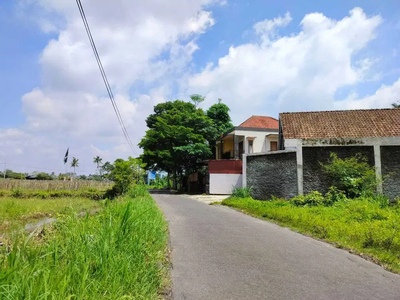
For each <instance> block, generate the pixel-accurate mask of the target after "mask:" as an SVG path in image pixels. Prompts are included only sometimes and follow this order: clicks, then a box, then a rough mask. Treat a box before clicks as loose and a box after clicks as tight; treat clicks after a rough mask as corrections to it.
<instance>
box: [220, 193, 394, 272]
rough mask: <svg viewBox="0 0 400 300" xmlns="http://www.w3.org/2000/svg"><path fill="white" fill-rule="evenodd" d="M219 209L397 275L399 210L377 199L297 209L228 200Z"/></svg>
mask: <svg viewBox="0 0 400 300" xmlns="http://www.w3.org/2000/svg"><path fill="white" fill-rule="evenodd" d="M222 204H223V205H226V206H230V207H232V208H235V209H238V210H241V211H243V212H245V213H247V214H250V215H252V216H255V217H259V218H264V219H268V220H272V221H275V222H276V223H277V224H279V225H282V226H286V227H289V228H291V229H294V230H296V231H298V232H301V233H304V234H307V235H310V236H312V237H316V238H319V239H323V240H326V241H328V242H331V243H333V244H334V245H335V246H337V247H340V248H346V249H352V250H353V251H355V252H356V253H358V254H363V256H365V255H367V256H369V257H370V258H371V259H372V260H373V261H375V262H377V263H379V264H381V265H382V266H384V267H385V268H387V269H389V270H391V271H393V272H396V273H400V207H399V206H398V205H397V206H387V207H385V206H383V205H382V203H381V202H380V201H379V197H377V201H374V199H373V198H371V199H369V200H365V199H358V200H347V201H338V202H336V203H335V204H334V205H332V206H314V207H307V206H305V207H299V206H295V205H294V204H292V203H290V202H288V201H285V200H273V201H257V200H253V199H251V198H244V199H241V198H228V199H225V200H224V201H223V202H222Z"/></svg>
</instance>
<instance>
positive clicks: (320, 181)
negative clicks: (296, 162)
mask: <svg viewBox="0 0 400 300" xmlns="http://www.w3.org/2000/svg"><path fill="white" fill-rule="evenodd" d="M331 152H335V153H337V155H338V157H339V158H347V157H352V156H354V155H356V154H357V153H361V154H363V155H364V156H366V157H367V159H368V163H369V164H370V165H371V166H373V165H375V162H374V147H373V146H344V147H343V146H337V147H336V146H329V147H303V179H304V185H303V188H304V194H307V193H309V192H311V191H319V192H321V193H326V191H327V190H328V188H329V187H330V186H332V182H330V180H329V178H328V177H327V176H326V174H325V173H324V172H323V169H322V167H321V164H320V162H322V163H325V162H327V161H328V160H329V156H330V153H331Z"/></svg>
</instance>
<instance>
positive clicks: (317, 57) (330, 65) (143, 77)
mask: <svg viewBox="0 0 400 300" xmlns="http://www.w3.org/2000/svg"><path fill="white" fill-rule="evenodd" d="M82 4H83V7H84V9H85V12H86V16H87V19H88V22H89V24H90V26H91V29H92V34H93V37H94V40H95V42H96V45H97V48H98V52H99V54H100V57H101V59H102V62H103V65H104V68H105V71H106V73H107V75H108V78H109V81H110V84H111V86H112V89H113V93H114V95H115V98H116V101H117V103H118V107H119V110H120V112H121V115H122V118H123V120H124V122H125V125H126V128H127V131H128V132H129V135H130V137H131V139H132V141H133V143H134V144H135V145H137V144H138V142H139V141H140V140H141V138H142V137H143V135H144V133H145V131H146V125H145V119H146V117H147V116H148V115H149V114H150V113H151V112H152V109H153V107H154V105H156V104H158V103H161V102H165V101H171V100H175V99H181V100H186V101H188V100H189V95H191V94H194V93H196V94H202V95H204V96H206V100H205V101H204V102H203V103H202V105H201V106H202V108H204V109H207V108H208V107H210V106H211V105H212V104H214V103H217V101H218V98H221V99H222V100H223V103H225V104H227V105H228V106H229V107H230V109H231V112H230V113H231V117H232V120H233V123H234V124H235V125H238V124H240V123H241V122H243V121H244V120H246V119H247V118H249V117H250V116H252V115H266V116H272V117H275V118H278V117H279V113H280V112H290V111H313V110H333V109H362V108H386V107H390V106H391V103H393V102H396V101H398V100H400V2H399V1H398V0H382V1H375V0H362V1H355V0H346V1H342V0H338V1H323V0H320V1H316V0H281V1H267V0H263V1H261V0H254V1H242V0H238V1H234V0H190V1H189V0H170V1H162V0H148V1H139V0H115V1H109V0H82ZM0 88H1V91H2V93H1V96H0V169H2V168H3V167H7V168H11V169H13V170H16V171H21V172H32V171H46V172H50V171H54V172H56V173H59V172H64V171H65V170H66V169H65V166H64V164H63V158H64V153H65V151H66V149H67V148H68V147H69V148H70V157H72V156H74V157H76V158H78V159H79V162H80V166H79V168H78V169H77V173H78V174H88V173H94V172H95V168H96V166H95V164H94V163H93V157H95V156H97V155H99V156H100V157H102V158H103V161H113V160H115V159H116V158H118V157H121V158H126V157H128V156H136V155H137V154H140V153H141V150H140V149H139V148H138V147H136V148H135V152H132V150H131V149H130V148H129V146H128V144H127V143H126V141H125V139H124V136H123V134H122V131H121V129H120V127H119V123H118V121H117V118H116V116H115V113H114V111H113V108H112V105H111V103H110V100H109V99H108V97H107V94H106V89H105V87H104V84H103V82H102V79H101V75H100V72H99V70H98V67H97V64H96V61H95V58H94V56H93V52H92V49H91V47H90V44H89V41H88V38H87V36H86V32H85V29H84V27H83V23H82V20H81V18H80V15H79V11H78V8H77V6H76V3H75V1H71V0H0ZM5 163H6V164H7V165H5ZM67 170H68V171H70V168H69V167H67Z"/></svg>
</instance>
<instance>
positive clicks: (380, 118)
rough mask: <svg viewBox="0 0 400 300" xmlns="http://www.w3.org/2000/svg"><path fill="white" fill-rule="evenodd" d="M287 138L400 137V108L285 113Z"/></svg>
mask: <svg viewBox="0 0 400 300" xmlns="http://www.w3.org/2000/svg"><path fill="white" fill-rule="evenodd" d="M280 120H281V124H282V128H283V136H284V138H285V139H319V138H366V137H392V136H400V109H369V110H341V111H340V110H338V111H317V112H298V113H281V114H280Z"/></svg>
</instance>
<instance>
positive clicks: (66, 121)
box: [0, 0, 218, 172]
mask: <svg viewBox="0 0 400 300" xmlns="http://www.w3.org/2000/svg"><path fill="white" fill-rule="evenodd" d="M212 4H218V1H214V0H194V1H187V0H175V1H167V2H166V1H161V0H150V1H139V0H136V1H118V3H116V2H115V1H108V0H87V1H83V5H84V8H85V12H86V16H87V18H88V22H89V24H90V26H91V29H92V34H93V37H94V39H95V42H96V45H97V48H98V51H99V54H100V56H101V59H102V62H103V65H104V68H105V70H106V72H107V75H108V78H109V81H110V83H111V85H112V87H113V92H114V95H115V99H116V102H117V103H118V107H119V111H120V113H121V115H122V118H123V120H124V123H125V125H126V127H127V130H128V132H129V134H130V136H131V138H132V141H133V143H134V144H135V145H136V144H137V143H138V142H139V141H140V139H141V138H142V136H143V134H144V132H145V130H146V127H145V122H144V121H145V118H146V117H147V116H148V115H149V114H150V113H151V112H152V109H153V106H154V105H155V104H157V103H159V102H163V101H166V100H167V99H168V98H169V97H170V96H171V87H172V85H173V84H174V82H175V81H177V80H180V78H181V77H182V76H184V75H183V74H186V72H187V65H188V63H190V62H191V60H192V55H193V53H194V52H195V51H196V50H198V46H197V44H196V39H197V37H198V36H199V34H202V33H204V32H205V31H206V30H207V29H208V28H210V27H211V26H213V25H214V19H213V17H212V13H211V12H210V11H208V10H205V9H204V7H206V6H207V8H209V7H211V6H210V5H212ZM19 9H20V11H19V13H22V14H24V13H25V14H30V15H31V16H30V19H34V20H35V21H36V22H37V24H38V26H39V27H40V28H41V29H42V30H43V32H45V33H49V32H52V33H57V37H56V38H55V39H52V40H51V41H49V43H48V45H47V46H46V47H45V49H44V50H43V52H42V54H41V57H40V65H41V68H42V85H41V86H40V87H38V88H35V89H34V90H32V91H31V92H30V93H27V94H26V95H24V96H23V97H22V109H23V113H24V114H25V115H26V124H24V125H23V126H22V127H21V128H20V129H12V130H14V131H15V132H19V131H21V135H26V136H28V138H27V139H25V140H24V137H23V136H21V137H20V138H19V139H15V138H13V137H12V136H10V132H6V133H3V132H0V143H1V142H2V141H3V140H6V141H7V147H6V148H2V150H3V151H2V153H0V162H1V161H3V160H6V161H19V162H20V164H25V165H31V163H29V162H30V161H34V162H37V163H38V164H40V165H42V167H43V168H46V167H47V168H50V167H51V166H58V169H60V168H61V169H62V168H63V166H62V157H63V155H64V153H65V149H66V148H67V147H68V146H69V147H70V149H71V156H76V157H77V158H79V159H80V161H81V168H80V170H81V172H82V171H83V169H85V171H88V170H89V171H90V170H91V171H93V170H94V165H93V164H92V158H93V156H95V155H100V154H101V155H103V156H104V159H105V160H114V159H115V158H117V157H127V156H128V155H133V153H132V151H131V150H130V149H129V147H128V144H127V142H126V140H125V139H124V136H123V134H122V131H121V128H120V125H119V123H118V121H117V118H116V116H115V112H114V110H113V108H112V105H111V103H110V100H109V98H108V97H107V94H106V90H105V88H104V84H103V82H102V79H101V76H100V73H99V70H98V66H97V64H96V61H95V58H94V56H93V52H92V49H91V47H90V44H89V41H88V38H87V36H86V32H85V29H84V27H83V23H82V20H81V17H80V14H79V11H78V8H77V6H76V3H75V1H69V0H20V2H19ZM60 20H62V21H60ZM143 87H144V88H143ZM137 88H138V89H140V90H141V91H140V92H136V89H137ZM12 130H11V133H12ZM5 134H7V136H5ZM136 151H137V152H140V151H139V149H138V148H136ZM18 153H26V154H27V155H25V156H24V157H22V158H21V157H20V156H19V155H18ZM21 159H22V161H21ZM83 165H85V166H86V167H82V166H83ZM89 166H90V167H89Z"/></svg>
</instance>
